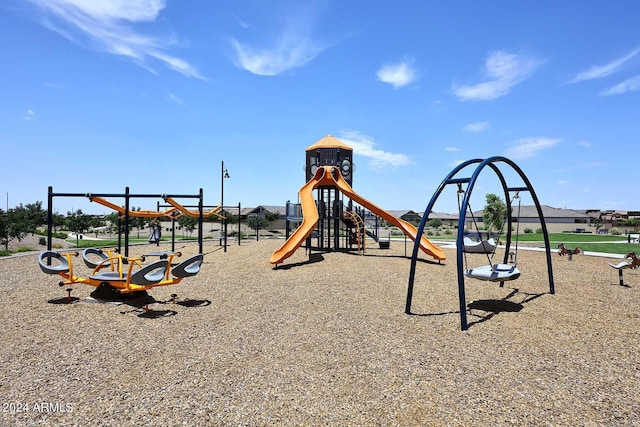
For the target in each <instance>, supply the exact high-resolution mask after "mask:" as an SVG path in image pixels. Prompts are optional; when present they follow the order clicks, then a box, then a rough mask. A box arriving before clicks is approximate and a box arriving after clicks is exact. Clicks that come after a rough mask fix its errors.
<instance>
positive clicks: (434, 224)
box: [428, 218, 442, 228]
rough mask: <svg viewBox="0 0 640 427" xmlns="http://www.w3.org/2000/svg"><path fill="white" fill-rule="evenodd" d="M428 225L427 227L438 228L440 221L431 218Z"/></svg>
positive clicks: (440, 224)
mask: <svg viewBox="0 0 640 427" xmlns="http://www.w3.org/2000/svg"><path fill="white" fill-rule="evenodd" d="M428 224H429V227H433V228H438V227H441V226H442V220H441V219H440V218H431V219H430V220H429V222H428Z"/></svg>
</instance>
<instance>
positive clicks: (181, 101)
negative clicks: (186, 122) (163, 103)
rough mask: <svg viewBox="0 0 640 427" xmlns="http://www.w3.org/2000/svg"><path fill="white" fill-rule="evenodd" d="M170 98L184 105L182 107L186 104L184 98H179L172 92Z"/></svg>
mask: <svg viewBox="0 0 640 427" xmlns="http://www.w3.org/2000/svg"><path fill="white" fill-rule="evenodd" d="M169 99H170V100H172V101H173V102H175V103H176V104H178V105H180V106H182V107H184V106H185V103H184V101H183V100H182V99H180V98H178V97H177V96H175V95H174V94H172V93H169Z"/></svg>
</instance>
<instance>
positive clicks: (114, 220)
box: [105, 212, 122, 234]
mask: <svg viewBox="0 0 640 427" xmlns="http://www.w3.org/2000/svg"><path fill="white" fill-rule="evenodd" d="M118 217H119V215H118V213H117V212H111V213H110V214H108V215H107V216H105V220H106V221H108V222H109V223H110V225H109V230H110V231H111V232H112V233H113V234H118V232H120V231H122V230H118Z"/></svg>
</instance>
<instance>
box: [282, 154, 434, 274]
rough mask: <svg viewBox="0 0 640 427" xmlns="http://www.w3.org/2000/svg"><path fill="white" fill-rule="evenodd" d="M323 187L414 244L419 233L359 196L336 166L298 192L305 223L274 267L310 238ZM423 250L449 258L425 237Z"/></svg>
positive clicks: (319, 172)
mask: <svg viewBox="0 0 640 427" xmlns="http://www.w3.org/2000/svg"><path fill="white" fill-rule="evenodd" d="M334 169H335V170H336V172H337V173H336V175H337V178H334V176H333V174H332V171H333V170H334ZM320 185H330V186H334V187H336V188H337V189H338V190H339V191H340V192H341V193H342V194H344V195H345V196H347V197H348V198H350V199H351V200H353V201H355V202H356V203H358V204H360V205H361V206H364V207H365V208H367V209H369V210H370V211H371V212H373V213H374V214H376V215H378V216H380V217H381V218H383V219H384V220H385V221H387V222H389V223H391V224H393V225H395V226H396V227H398V228H399V229H400V230H401V231H402V232H403V233H404V234H405V235H407V236H409V237H410V238H411V240H413V241H415V239H416V235H417V234H418V230H417V229H416V228H415V227H414V226H413V225H411V224H409V223H408V222H406V221H405V220H403V219H400V218H398V217H395V216H393V215H391V214H390V213H389V212H387V211H385V210H383V209H380V208H379V207H377V206H376V205H374V204H373V203H371V202H369V201H368V200H367V199H365V198H363V197H360V196H359V195H358V194H357V193H356V192H355V191H353V189H352V188H351V186H350V185H349V183H348V182H347V181H345V179H344V178H343V177H342V175H341V174H340V172H339V170H338V168H335V167H333V166H323V167H320V168H318V170H317V171H316V174H315V175H314V177H313V178H311V179H310V180H309V182H307V183H306V184H305V185H304V187H302V188H301V189H300V191H299V193H298V194H299V196H300V203H301V204H302V214H303V219H302V224H300V226H299V227H298V229H297V230H296V231H295V232H294V233H293V234H292V235H291V236H290V237H289V239H288V240H287V241H286V242H285V243H284V245H282V247H281V248H280V249H278V250H276V251H275V252H274V253H273V254H272V255H271V260H270V262H271V264H280V263H282V262H283V261H284V260H285V259H287V258H289V257H290V256H291V255H293V253H294V252H295V251H296V249H298V248H299V247H300V245H302V243H303V242H304V241H305V239H306V238H307V237H309V235H310V234H311V233H312V232H313V229H314V228H315V226H316V224H317V223H318V210H317V208H316V203H315V200H314V198H313V190H314V189H315V188H316V187H318V186H320ZM420 249H422V251H423V252H424V253H426V254H427V255H431V256H432V257H433V258H434V259H437V260H444V259H446V256H445V254H444V252H443V251H442V249H440V248H439V247H438V246H436V245H434V244H433V243H431V242H430V241H429V240H428V239H427V238H426V237H424V236H422V237H421V239H420Z"/></svg>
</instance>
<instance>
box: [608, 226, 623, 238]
mask: <svg viewBox="0 0 640 427" xmlns="http://www.w3.org/2000/svg"><path fill="white" fill-rule="evenodd" d="M609 234H613V235H614V236H619V235H621V234H622V232H621V231H620V230H619V229H617V228H615V227H613V228H612V229H611V230H609Z"/></svg>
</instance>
